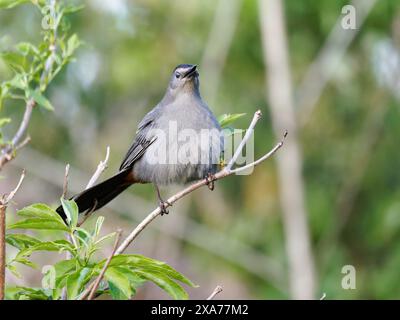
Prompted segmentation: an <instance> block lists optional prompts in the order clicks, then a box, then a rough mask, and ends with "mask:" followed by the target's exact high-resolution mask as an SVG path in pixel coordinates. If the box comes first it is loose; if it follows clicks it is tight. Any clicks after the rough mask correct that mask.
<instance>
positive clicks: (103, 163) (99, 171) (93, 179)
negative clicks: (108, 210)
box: [78, 146, 110, 226]
mask: <svg viewBox="0 0 400 320" xmlns="http://www.w3.org/2000/svg"><path fill="white" fill-rule="evenodd" d="M109 158H110V146H107V150H106V157H105V158H104V160H103V161H100V163H99V165H98V166H97V169H96V171H95V173H94V174H93V176H92V177H91V178H90V180H89V182H88V184H87V185H86V188H85V190H86V189H89V188H91V187H93V185H94V184H95V183H96V181H97V180H98V179H99V177H100V175H101V174H102V173H103V172H104V171H105V170H106V169H107V168H108V159H109ZM95 208H96V205H95V206H93V208H92V209H91V210H90V211H89V212H87V213H86V214H85V216H84V217H83V218H82V220H81V221H80V222H79V223H78V226H81V225H82V224H83V223H84V222H85V221H86V220H87V219H88V218H89V217H90V216H91V215H92V213H93V211H94V210H95Z"/></svg>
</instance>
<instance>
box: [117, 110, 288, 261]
mask: <svg viewBox="0 0 400 320" xmlns="http://www.w3.org/2000/svg"><path fill="white" fill-rule="evenodd" d="M260 116H261V112H259V111H257V112H256V113H255V114H254V117H253V121H252V122H251V124H250V126H249V130H250V129H251V130H253V129H254V126H255V124H256V123H257V121H258V119H259V118H260ZM249 130H248V131H249ZM286 134H287V133H286V132H285V134H284V136H286ZM245 138H246V136H245V137H244V139H245ZM247 140H248V138H247ZM282 146H283V140H282V141H280V142H279V143H278V144H276V145H275V146H274V148H272V149H271V151H270V152H268V153H267V154H266V155H265V156H263V157H262V158H260V159H259V160H257V161H255V162H253V163H251V164H249V165H248V166H251V167H253V166H256V165H258V164H260V163H261V162H263V161H265V160H267V159H268V158H270V157H271V156H272V155H273V154H275V152H277V151H278V150H279V149H280V148H281V147H282ZM243 147H244V145H242V144H240V145H239V147H238V149H237V150H240V149H243ZM237 150H236V151H237ZM235 154H236V152H235ZM246 167H247V166H246ZM236 170H237V169H235V170H229V169H227V168H224V169H222V170H221V171H219V172H217V173H216V174H215V175H214V176H213V181H217V180H220V179H223V178H225V177H227V176H230V175H232V174H234V173H235V172H237V171H236ZM209 182H210V181H209V179H207V178H206V179H203V180H200V181H198V182H195V183H194V184H192V185H190V186H188V187H187V188H185V189H183V190H181V191H180V192H178V193H176V194H175V195H173V196H172V197H170V198H169V199H168V200H167V202H166V208H168V207H170V206H172V205H173V204H174V203H175V202H177V201H178V200H179V199H181V198H183V197H184V196H186V195H188V194H189V193H192V192H193V191H194V190H197V189H199V188H200V187H203V186H206V185H208V184H209ZM160 213H161V209H160V207H158V208H157V209H154V210H153V211H152V212H151V213H149V214H148V215H147V217H146V218H145V219H144V220H143V221H142V222H141V223H139V225H138V226H137V227H136V228H135V229H134V230H133V231H132V232H131V233H130V234H129V235H128V236H127V237H126V239H125V240H124V241H123V242H122V244H121V245H120V246H119V247H118V249H117V251H116V254H121V253H122V252H124V251H125V250H126V248H127V247H128V246H129V245H130V244H131V243H132V242H133V241H134V240H135V239H136V238H137V236H138V235H139V234H140V233H141V232H142V231H143V230H144V229H145V228H146V227H147V226H148V225H149V224H150V223H151V222H152V221H153V220H154V219H155V218H156V217H157V216H158V215H160Z"/></svg>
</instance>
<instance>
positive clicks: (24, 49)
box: [17, 42, 40, 56]
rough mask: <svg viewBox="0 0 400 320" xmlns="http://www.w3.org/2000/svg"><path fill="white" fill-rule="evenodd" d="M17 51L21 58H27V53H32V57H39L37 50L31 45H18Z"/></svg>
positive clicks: (21, 43) (27, 43) (26, 43)
mask: <svg viewBox="0 0 400 320" xmlns="http://www.w3.org/2000/svg"><path fill="white" fill-rule="evenodd" d="M17 50H18V52H19V53H21V54H22V55H23V56H27V55H28V54H29V53H33V54H34V55H40V52H39V49H38V48H36V47H35V46H34V45H33V44H32V43H29V42H20V43H18V44H17Z"/></svg>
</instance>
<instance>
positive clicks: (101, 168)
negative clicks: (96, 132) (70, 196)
mask: <svg viewBox="0 0 400 320" xmlns="http://www.w3.org/2000/svg"><path fill="white" fill-rule="evenodd" d="M109 157H110V147H109V146H107V151H106V157H105V159H104V160H103V161H100V163H99V165H98V166H97V169H96V171H95V173H94V174H93V176H92V177H91V178H90V180H89V182H88V184H87V185H86V188H85V189H89V188H90V187H93V185H94V184H95V183H96V181H97V180H98V179H99V177H100V175H101V174H102V173H103V172H104V170H106V169H107V164H108V158H109Z"/></svg>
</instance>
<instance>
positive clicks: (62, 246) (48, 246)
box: [17, 240, 74, 258]
mask: <svg viewBox="0 0 400 320" xmlns="http://www.w3.org/2000/svg"><path fill="white" fill-rule="evenodd" d="M60 250H67V251H69V252H74V246H73V245H72V244H71V243H70V242H68V241H66V240H55V241H48V242H40V243H38V244H35V245H33V246H31V247H29V248H26V249H24V250H21V251H20V252H19V253H18V254H17V258H19V257H27V256H30V255H31V254H32V253H33V252H35V251H60Z"/></svg>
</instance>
